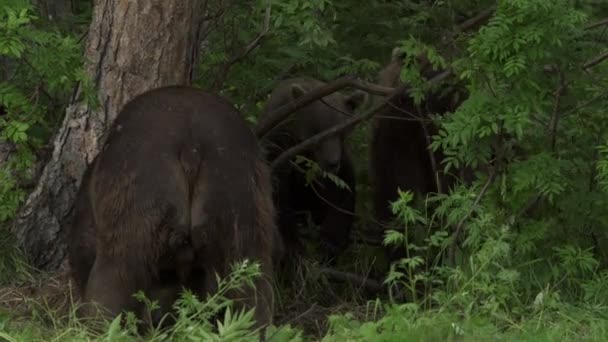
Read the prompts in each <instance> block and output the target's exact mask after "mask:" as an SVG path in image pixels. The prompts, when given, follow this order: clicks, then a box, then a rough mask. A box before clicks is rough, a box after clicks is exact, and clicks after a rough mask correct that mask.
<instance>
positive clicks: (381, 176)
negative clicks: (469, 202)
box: [370, 48, 466, 259]
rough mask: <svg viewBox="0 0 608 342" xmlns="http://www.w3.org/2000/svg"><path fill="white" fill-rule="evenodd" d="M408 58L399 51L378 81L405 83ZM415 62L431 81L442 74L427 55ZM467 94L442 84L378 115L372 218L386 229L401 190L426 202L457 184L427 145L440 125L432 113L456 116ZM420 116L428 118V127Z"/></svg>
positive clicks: (373, 152) (374, 132) (404, 96)
mask: <svg viewBox="0 0 608 342" xmlns="http://www.w3.org/2000/svg"><path fill="white" fill-rule="evenodd" d="M404 57H405V55H404V54H403V53H402V52H401V50H400V49H399V48H395V49H394V50H393V54H392V56H391V61H390V63H388V65H386V66H385V67H384V68H383V69H382V70H381V71H380V72H379V74H378V77H377V83H378V84H380V85H383V86H387V87H397V86H398V85H399V84H400V83H401V81H400V73H401V68H402V66H403V59H404ZM417 60H418V62H419V65H420V69H421V72H422V76H423V77H424V78H426V79H427V80H429V79H432V78H433V77H434V76H436V75H438V74H440V73H441V72H443V70H435V69H433V67H432V66H431V65H430V63H429V61H428V59H427V58H426V56H425V55H423V54H421V55H419V56H417ZM465 96H466V92H465V91H464V90H463V89H460V88H459V87H456V88H448V87H447V86H442V87H441V89H439V90H435V91H432V92H430V93H427V94H425V99H424V100H423V102H422V103H421V104H420V105H419V106H417V105H416V104H415V103H414V100H413V98H411V97H410V95H409V94H407V93H404V94H402V95H401V96H399V97H397V98H396V99H395V100H394V101H392V102H391V104H390V106H388V108H387V109H386V110H384V111H383V112H381V113H377V114H376V115H375V116H374V118H373V120H372V128H371V142H370V164H371V165H370V175H371V178H372V179H371V183H372V185H373V186H372V188H373V193H374V194H373V202H374V216H375V218H376V220H377V221H378V222H379V223H381V224H382V225H383V226H384V228H387V227H389V223H390V222H391V221H392V220H393V219H394V215H393V213H392V211H391V208H390V203H391V202H393V201H395V200H397V198H398V193H397V189H398V188H400V189H401V190H402V191H406V190H410V191H412V192H413V193H414V196H415V197H414V198H415V200H417V199H423V198H424V196H426V195H427V194H428V193H431V192H437V191H438V190H439V189H438V186H437V182H438V181H439V182H441V183H440V184H441V190H442V191H443V192H446V190H447V188H448V187H449V186H450V185H452V184H453V181H454V179H453V178H452V177H446V176H445V175H443V174H441V173H442V172H441V171H442V170H443V166H442V165H441V161H442V159H443V155H442V153H441V151H437V152H434V153H433V155H434V158H433V159H434V162H435V165H433V161H432V160H431V157H430V153H429V152H430V151H431V150H430V147H429V143H430V141H431V140H430V139H431V136H432V135H434V134H436V133H437V127H436V126H435V125H434V124H433V123H432V122H430V120H429V119H430V117H429V114H444V113H446V112H453V111H454V110H455V109H456V108H457V107H458V106H459V105H460V104H461V103H462V102H463V101H464V99H465ZM382 100H383V99H375V101H382ZM418 118H422V119H424V120H425V122H426V123H425V125H424V126H423V125H422V123H421V122H420V121H419V120H418ZM435 171H438V172H439V173H440V176H439V177H436V176H435V173H434V172H435ZM437 178H438V179H437ZM389 254H390V253H389ZM389 259H394V258H393V257H389Z"/></svg>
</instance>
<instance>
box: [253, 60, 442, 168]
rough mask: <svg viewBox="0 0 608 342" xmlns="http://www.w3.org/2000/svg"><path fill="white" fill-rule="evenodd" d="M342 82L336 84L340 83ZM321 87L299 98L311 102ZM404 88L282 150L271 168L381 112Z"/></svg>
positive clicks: (435, 79)
mask: <svg viewBox="0 0 608 342" xmlns="http://www.w3.org/2000/svg"><path fill="white" fill-rule="evenodd" d="M451 74H452V73H451V71H449V70H446V71H444V72H442V73H440V74H438V75H437V76H435V77H433V78H432V79H431V80H429V81H428V82H429V83H431V84H432V83H437V82H440V81H442V80H443V79H445V78H447V77H448V76H450V75H451ZM350 81H351V78H348V77H347V78H345V80H344V81H343V83H342V84H348V83H350ZM332 84H334V86H335V85H336V83H333V82H332ZM342 84H338V85H342ZM322 88H326V87H318V88H316V89H315V90H313V91H311V92H309V93H307V94H304V96H302V97H301V98H304V97H306V96H307V95H309V98H308V99H309V100H310V102H312V101H314V99H311V98H312V96H310V95H311V94H313V92H315V91H318V90H319V89H322ZM326 89H327V88H326ZM406 90H407V91H408V93H409V92H410V91H411V90H410V89H409V88H408V86H407V85H406V84H405V83H403V84H401V85H400V86H399V87H397V88H395V90H393V92H392V93H391V94H390V95H389V96H388V97H387V98H386V100H384V101H382V102H381V103H380V104H378V105H376V106H375V107H374V108H372V109H370V110H369V111H367V112H366V113H364V114H360V115H357V116H354V117H352V118H351V119H349V120H347V121H345V122H343V123H341V124H339V125H336V126H333V127H331V128H329V129H327V130H325V131H323V132H321V133H318V134H316V135H314V136H312V137H311V138H309V139H307V140H305V141H303V142H301V143H299V144H297V145H295V146H293V147H291V148H289V149H287V150H286V151H284V152H283V153H281V154H280V155H279V156H278V157H277V158H276V159H275V160H274V161H273V162H272V168H276V167H277V166H278V165H280V164H282V163H284V162H285V161H287V160H289V159H290V158H291V157H293V156H295V155H296V154H298V153H300V152H302V151H304V150H306V149H307V148H309V147H311V146H313V145H315V144H318V143H319V142H321V141H322V140H324V139H327V138H329V137H331V136H333V135H336V134H338V133H340V132H343V131H345V130H347V129H350V128H351V127H354V126H356V125H357V124H359V123H361V122H364V121H366V120H368V119H370V118H372V117H373V116H374V115H375V114H377V113H379V112H381V111H382V110H383V109H385V108H386V107H388V106H389V105H390V104H389V103H390V102H391V101H393V100H394V99H396V98H397V97H399V96H401V94H403V92H404V91H406ZM315 95H317V94H315ZM317 98H318V97H317ZM310 102H309V103H310ZM295 103H296V102H292V103H290V106H291V107H294V106H295ZM283 111H284V112H287V114H286V115H288V114H289V113H291V112H293V111H294V110H292V111H288V110H283ZM286 115H285V116H286ZM280 121H282V120H279V122H280ZM259 136H260V135H259V134H258V137H259Z"/></svg>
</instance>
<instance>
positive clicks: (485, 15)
mask: <svg viewBox="0 0 608 342" xmlns="http://www.w3.org/2000/svg"><path fill="white" fill-rule="evenodd" d="M495 11H496V4H494V5H492V6H490V7H488V8H486V9H485V10H483V11H481V12H479V13H478V14H477V15H476V16H474V17H472V18H470V19H467V20H465V21H464V22H463V23H462V24H460V25H458V26H457V27H456V29H455V30H454V32H453V33H452V34H451V36H452V37H454V36H456V35H458V34H460V33H462V32H464V31H468V30H470V29H473V28H477V27H479V26H480V25H483V24H484V23H485V22H486V21H487V20H488V19H490V17H491V16H492V15H493V14H494V12H495Z"/></svg>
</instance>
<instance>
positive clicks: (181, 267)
mask: <svg viewBox="0 0 608 342" xmlns="http://www.w3.org/2000/svg"><path fill="white" fill-rule="evenodd" d="M275 229H276V228H275V224H274V207H273V203H272V188H271V181H270V170H269V168H268V167H267V165H266V164H265V163H264V162H263V160H262V158H261V156H260V154H259V151H258V144H257V140H256V138H255V136H254V135H253V132H252V131H251V129H250V128H249V127H248V126H247V124H246V122H245V121H244V120H243V118H242V117H241V115H240V113H239V112H238V111H237V110H236V109H235V108H234V107H233V106H232V105H231V104H230V103H229V102H227V101H226V100H224V99H222V98H221V97H218V96H215V95H212V94H208V93H205V92H203V91H200V90H197V89H195V88H190V87H181V86H172V87H164V88H158V89H155V90H151V91H148V92H146V93H144V94H142V95H139V96H137V97H136V98H134V99H133V100H131V101H130V102H129V103H127V104H126V105H125V107H124V108H123V110H122V111H121V113H120V114H119V115H118V117H117V119H116V120H115V122H114V124H113V125H112V128H111V130H110V133H109V136H108V139H107V141H106V143H105V145H104V147H103V149H102V151H101V152H100V153H99V155H98V156H97V158H96V159H95V161H94V162H93V163H92V164H91V165H90V166H89V168H88V170H87V171H86V173H85V176H84V178H83V182H82V184H81V187H80V190H79V193H78V196H77V199H76V205H75V213H74V221H73V225H72V228H71V229H70V231H69V239H68V244H69V249H68V253H69V261H70V266H71V269H72V276H73V278H74V280H75V283H76V285H77V287H78V288H79V290H80V291H81V293H82V294H83V297H84V301H85V302H86V303H91V302H95V303H98V304H100V305H101V306H102V307H104V308H105V309H107V310H108V311H109V313H110V314H111V315H112V316H114V315H116V314H118V313H120V312H121V311H123V310H129V311H134V312H136V313H141V312H142V311H141V310H142V305H141V304H140V303H138V302H137V301H136V299H134V298H133V297H132V294H133V293H135V292H137V291H138V290H143V291H144V293H147V294H151V297H152V298H151V299H160V300H161V301H165V300H166V299H167V298H173V297H175V296H176V292H178V291H179V289H180V288H181V286H185V287H188V288H191V289H192V290H193V291H194V292H195V293H196V294H198V295H200V296H202V298H205V296H206V294H207V293H209V292H213V291H215V290H216V285H217V284H216V279H215V272H217V273H218V274H219V275H220V276H225V275H227V272H228V271H229V269H230V265H231V263H233V262H235V261H238V260H242V259H244V258H248V259H249V260H251V261H259V262H260V263H261V270H262V273H263V276H262V277H261V278H259V279H258V280H257V281H256V282H255V285H256V291H255V292H253V290H248V293H246V294H245V296H244V300H243V301H241V302H239V303H241V304H245V305H248V306H253V305H256V311H255V318H256V321H257V323H258V324H259V325H262V326H263V325H266V324H268V323H270V322H271V320H272V313H273V294H272V285H271V282H272V272H273V270H272V259H271V257H272V255H271V254H272V250H273V236H274V234H275V233H274V232H273V230H275ZM175 237H178V239H175ZM184 237H185V241H184V239H183V238H184ZM176 241H177V242H178V243H184V242H186V245H184V246H181V245H175V242H176ZM187 242H191V244H187ZM180 259H182V262H185V264H179V260H180ZM180 272H181V273H182V274H181V276H180ZM154 297H157V298H154ZM158 297H160V298H158ZM169 302H170V301H169ZM90 310H91V308H90V307H89V308H87V312H85V314H87V315H88V314H91V312H90Z"/></svg>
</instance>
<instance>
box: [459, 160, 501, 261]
mask: <svg viewBox="0 0 608 342" xmlns="http://www.w3.org/2000/svg"><path fill="white" fill-rule="evenodd" d="M494 178H495V173H494V172H493V171H490V176H489V177H488V180H487V181H486V183H485V184H484V186H483V188H482V189H481V191H480V192H479V194H478V195H477V198H476V199H475V201H474V202H473V205H471V208H469V212H468V213H467V214H466V215H465V216H464V217H463V218H461V219H460V221H458V225H457V226H456V230H455V231H454V236H453V240H452V243H451V244H450V249H449V251H448V255H449V260H450V263H451V265H452V266H454V265H456V245H458V237H459V236H460V233H461V232H462V228H463V227H464V223H465V222H466V221H467V220H468V219H469V218H470V217H471V215H473V212H474V211H475V209H477V206H478V205H479V202H481V200H482V198H483V197H484V195H485V194H486V192H487V191H488V189H489V188H490V185H491V184H492V183H493V182H494Z"/></svg>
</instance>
